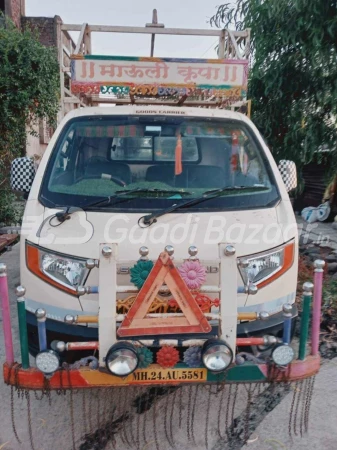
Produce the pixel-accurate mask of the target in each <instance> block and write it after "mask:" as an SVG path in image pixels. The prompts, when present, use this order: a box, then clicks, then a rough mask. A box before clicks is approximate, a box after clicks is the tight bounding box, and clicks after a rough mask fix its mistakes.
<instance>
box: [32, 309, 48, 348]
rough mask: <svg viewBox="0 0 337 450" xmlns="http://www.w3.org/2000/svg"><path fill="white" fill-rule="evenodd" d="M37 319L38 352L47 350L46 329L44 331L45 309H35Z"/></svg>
mask: <svg viewBox="0 0 337 450" xmlns="http://www.w3.org/2000/svg"><path fill="white" fill-rule="evenodd" d="M35 316H36V319H37V331H38V334H39V347H40V352H42V351H43V350H47V331H46V316H47V314H46V311H45V310H44V309H43V308H38V309H37V310H36V311H35Z"/></svg>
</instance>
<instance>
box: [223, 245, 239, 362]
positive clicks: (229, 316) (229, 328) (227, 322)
mask: <svg viewBox="0 0 337 450" xmlns="http://www.w3.org/2000/svg"><path fill="white" fill-rule="evenodd" d="M227 245H232V244H219V252H220V255H219V256H220V320H221V323H220V330H221V339H224V340H225V341H226V342H227V343H228V344H229V345H230V347H231V349H232V350H233V354H234V355H235V342H236V327H237V309H238V306H237V276H238V274H237V270H238V269H237V261H236V254H234V255H230V256H227V255H226V252H225V249H226V247H227ZM233 246H234V245H233ZM234 247H235V246H234Z"/></svg>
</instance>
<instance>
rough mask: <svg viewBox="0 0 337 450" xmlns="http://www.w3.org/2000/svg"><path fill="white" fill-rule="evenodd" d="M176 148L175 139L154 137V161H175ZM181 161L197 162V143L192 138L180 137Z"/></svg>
mask: <svg viewBox="0 0 337 450" xmlns="http://www.w3.org/2000/svg"><path fill="white" fill-rule="evenodd" d="M176 146H177V138H176V137H166V136H165V137H162V136H159V137H155V138H154V160H155V161H171V162H173V161H174V160H175V151H176ZM181 146H182V160H183V161H187V162H197V161H198V160H199V152H198V145H197V141H196V139H195V138H194V137H182V138H181Z"/></svg>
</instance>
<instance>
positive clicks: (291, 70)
mask: <svg viewBox="0 0 337 450" xmlns="http://www.w3.org/2000/svg"><path fill="white" fill-rule="evenodd" d="M210 22H211V25H214V26H217V27H223V26H224V27H226V28H227V27H228V28H233V26H234V27H235V28H236V29H239V30H243V29H246V28H250V29H251V49H252V68H251V70H250V76H249V85H248V95H249V98H251V99H252V114H253V116H252V118H253V120H254V122H255V123H256V125H257V126H258V127H259V129H260V130H261V132H262V133H263V135H264V137H265V138H266V140H267V142H268V145H269V146H270V148H271V150H272V151H273V154H274V157H275V158H276V159H277V160H279V159H281V158H287V159H291V160H293V161H295V162H296V163H297V164H298V165H302V164H304V163H307V162H309V161H311V160H312V157H313V153H314V152H315V151H317V149H319V148H321V147H322V146H326V147H328V148H329V149H330V150H335V146H336V138H337V129H336V123H335V118H336V116H337V40H336V36H337V2H336V0H310V1H308V0H238V1H237V3H236V4H231V3H228V4H225V5H222V6H220V7H219V8H218V10H217V13H216V14H215V15H214V16H213V17H212V18H211V21H210ZM334 153H336V152H335V151H334ZM333 167H334V169H335V168H336V165H335V163H334V165H333Z"/></svg>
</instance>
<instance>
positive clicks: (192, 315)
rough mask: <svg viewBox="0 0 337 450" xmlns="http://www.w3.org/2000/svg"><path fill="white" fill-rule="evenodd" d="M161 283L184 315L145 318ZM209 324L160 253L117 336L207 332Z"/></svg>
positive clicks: (183, 283)
mask: <svg viewBox="0 0 337 450" xmlns="http://www.w3.org/2000/svg"><path fill="white" fill-rule="evenodd" d="M163 283H166V285H167V287H168V288H169V290H170V291H171V293H172V295H173V298H174V299H175V300H176V302H177V303H178V305H179V307H180V309H181V310H182V312H183V314H184V316H182V317H169V315H168V316H166V317H155V318H154V317H146V315H147V312H148V310H149V308H150V306H151V304H152V302H153V301H154V299H155V297H156V295H157V294H158V292H159V290H160V288H161V287H162V285H163ZM211 329H212V327H211V325H210V324H209V323H208V320H207V319H206V317H205V316H204V314H203V312H202V311H201V309H200V308H199V306H198V304H197V302H196V301H195V299H194V297H193V295H192V294H191V292H190V291H189V289H188V287H187V286H186V284H185V282H184V280H183V279H182V278H181V275H180V273H179V272H178V270H177V268H176V267H175V266H174V264H173V262H172V260H171V258H170V257H169V255H168V253H166V252H162V253H161V254H160V255H159V258H158V260H157V262H156V263H155V265H154V266H153V268H152V270H151V272H150V274H149V276H148V277H147V279H146V281H145V283H144V284H143V286H142V288H141V290H140V291H139V293H138V295H137V297H136V299H135V301H134V303H133V305H132V306H131V308H130V310H129V312H128V313H127V315H126V317H125V318H124V320H123V322H122V325H121V326H120V328H119V329H118V331H117V334H118V336H120V337H127V336H146V335H152V334H182V333H209V332H210V331H211Z"/></svg>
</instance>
